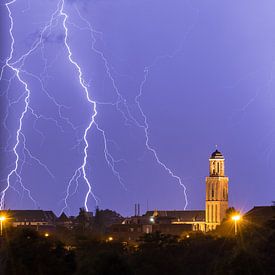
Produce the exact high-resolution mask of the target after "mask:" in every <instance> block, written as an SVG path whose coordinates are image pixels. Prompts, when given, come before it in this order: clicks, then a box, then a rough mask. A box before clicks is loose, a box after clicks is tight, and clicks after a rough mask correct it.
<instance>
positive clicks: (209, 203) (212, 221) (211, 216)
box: [205, 150, 228, 231]
mask: <svg viewBox="0 0 275 275" xmlns="http://www.w3.org/2000/svg"><path fill="white" fill-rule="evenodd" d="M227 208H228V177H226V176H225V175H224V157H223V155H222V154H221V153H220V152H219V151H218V150H216V151H215V152H214V153H213V154H212V155H211V157H210V159H209V177H206V204H205V221H206V231H209V230H213V229H215V228H216V226H217V225H220V224H221V222H222V220H223V219H224V217H225V212H226V209H227Z"/></svg>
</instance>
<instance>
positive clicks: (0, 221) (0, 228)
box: [0, 216, 6, 236]
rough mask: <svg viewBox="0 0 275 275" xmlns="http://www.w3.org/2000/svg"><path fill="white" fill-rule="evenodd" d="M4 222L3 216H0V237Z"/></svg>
mask: <svg viewBox="0 0 275 275" xmlns="http://www.w3.org/2000/svg"><path fill="white" fill-rule="evenodd" d="M5 220H6V217H5V216H0V236H2V235H3V222H4V221H5Z"/></svg>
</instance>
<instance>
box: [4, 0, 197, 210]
mask: <svg viewBox="0 0 275 275" xmlns="http://www.w3.org/2000/svg"><path fill="white" fill-rule="evenodd" d="M16 1H17V0H12V1H10V2H8V3H6V4H5V6H6V8H7V11H8V16H9V20H10V28H9V35H10V38H11V46H10V54H9V56H8V58H7V59H6V60H5V61H4V62H3V63H4V65H3V66H2V68H1V71H0V80H5V81H6V79H4V77H3V75H4V72H5V70H6V69H9V70H11V71H12V72H13V76H12V77H10V79H8V80H7V81H8V86H7V89H6V90H5V91H4V92H3V94H5V93H7V92H8V91H9V89H10V84H11V81H13V80H14V79H15V78H16V79H17V80H18V81H19V83H20V84H21V85H22V86H23V87H24V92H23V93H22V94H21V95H20V96H19V97H18V98H17V99H16V100H14V101H13V102H10V104H9V107H10V106H11V105H12V104H17V103H19V102H22V101H23V102H24V106H23V111H22V112H20V117H19V126H18V128H17V129H16V139H15V144H14V146H13V148H12V150H11V151H12V152H13V154H14V156H15V163H14V166H13V167H12V169H11V170H10V172H9V174H8V176H7V179H6V182H7V185H6V186H5V188H4V189H3V190H2V191H1V193H0V196H1V197H0V209H3V208H4V203H5V196H6V193H7V191H8V190H9V189H12V190H15V191H16V192H18V190H17V189H16V188H15V186H14V185H13V184H12V183H11V181H12V179H13V177H14V178H15V179H16V180H15V183H19V185H20V186H21V188H22V190H23V193H24V192H26V193H27V194H28V196H29V198H30V199H31V200H32V201H33V203H34V204H35V206H38V203H37V202H36V201H35V199H34V198H33V196H32V195H31V192H30V190H29V189H27V188H26V187H25V186H24V185H23V180H22V177H21V172H22V169H23V166H24V164H25V163H26V159H27V158H28V159H30V160H32V161H34V162H36V163H37V164H38V165H40V166H41V167H42V168H43V169H44V170H45V171H46V172H47V173H48V174H49V176H50V177H51V178H53V179H54V178H55V177H54V175H53V173H52V172H51V171H50V169H49V168H48V167H47V165H46V164H45V163H44V162H42V161H41V160H40V159H39V158H37V157H36V156H35V155H34V154H33V153H32V152H31V151H30V149H29V148H28V147H27V144H26V136H25V135H24V133H23V123H24V119H25V117H26V114H27V113H28V115H31V116H32V118H34V121H35V122H34V124H33V128H34V129H35V130H36V131H37V132H38V133H39V135H40V136H41V137H42V140H44V138H45V136H44V134H43V132H41V131H40V130H38V129H37V128H36V122H37V121H38V120H46V121H50V122H52V123H54V125H55V126H56V127H57V128H58V129H59V130H60V131H61V132H65V129H64V127H63V124H62V122H65V123H66V125H69V126H70V127H71V129H72V130H73V131H74V132H76V131H77V129H78V127H77V126H75V125H74V124H73V123H72V122H71V121H70V120H69V118H67V117H65V116H64V115H63V114H62V109H64V108H68V107H67V106H65V105H62V104H61V103H60V102H58V101H57V100H56V99H55V97H53V96H52V95H51V93H50V92H49V91H48V90H47V89H46V88H45V86H44V81H45V78H46V77H48V68H49V65H48V60H47V58H46V56H45V55H44V42H45V41H46V38H47V37H48V36H49V35H50V34H51V32H52V28H53V27H55V26H57V24H59V22H61V25H62V30H63V33H64V40H63V41H64V46H65V50H66V57H67V58H68V61H69V62H70V63H71V65H72V66H73V67H74V69H75V70H76V72H77V77H78V82H79V85H80V87H81V89H82V90H83V92H84V96H85V99H86V100H87V102H88V103H89V106H90V111H91V115H90V118H89V122H88V125H87V126H86V127H85V129H84V132H83V136H82V135H81V138H80V139H78V143H77V144H76V146H75V147H80V144H84V145H83V151H82V153H83V159H82V161H81V164H80V166H78V167H77V168H76V169H75V170H74V171H73V173H72V176H71V178H70V179H69V181H68V184H67V187H66V195H65V198H64V199H63V202H64V207H63V209H62V211H61V212H63V211H65V210H66V209H69V206H68V200H69V198H70V197H71V196H73V195H74V194H75V193H76V192H77V188H78V185H79V181H80V179H82V180H83V181H84V182H85V184H86V186H87V189H88V190H87V192H86V194H85V198H84V206H85V209H86V210H87V211H88V201H89V198H90V196H92V197H93V198H94V200H95V202H96V204H98V198H97V197H96V196H95V194H94V192H93V190H92V184H91V182H90V180H89V177H88V172H87V171H88V163H87V161H88V153H89V141H88V135H89V134H90V133H91V130H92V129H93V128H94V129H95V130H96V131H98V132H99V133H100V135H101V136H102V140H103V154H104V157H105V161H106V163H107V165H108V166H109V167H110V169H111V171H112V173H113V175H114V176H115V177H116V178H117V179H118V182H119V183H120V184H121V186H122V187H123V188H125V189H126V187H125V184H124V181H123V179H122V177H121V176H120V173H119V171H118V170H117V169H116V164H117V163H118V162H120V161H121V160H116V159H115V158H114V157H113V155H112V154H111V152H110V150H109V146H108V144H109V143H110V140H109V139H108V138H107V134H106V132H105V130H104V129H103V128H102V127H100V125H99V124H98V122H97V119H96V117H97V114H98V109H97V106H99V105H101V104H102V105H105V104H106V105H112V106H114V107H115V108H116V110H117V111H118V112H119V113H120V114H121V116H122V117H123V119H124V121H125V125H134V126H135V127H138V128H140V129H141V130H142V132H143V134H144V138H145V147H146V149H147V150H148V151H149V152H150V153H152V155H153V157H154V159H155V161H156V162H157V163H158V165H160V166H161V167H162V168H163V169H164V170H165V171H166V172H167V173H168V174H169V175H170V176H171V177H172V178H173V179H174V180H176V181H177V182H178V183H179V185H180V186H181V187H182V188H183V191H184V197H185V206H184V209H186V207H187V205H188V199H187V194H186V187H185V185H184V184H183V180H182V179H181V178H180V177H179V176H177V175H176V174H175V173H174V172H173V171H172V169H171V168H169V167H168V166H167V165H166V164H165V163H164V162H163V161H162V160H161V158H160V157H159V154H158V152H157V150H156V149H155V148H154V146H153V145H152V144H151V142H150V127H149V123H148V118H147V116H146V114H145V112H144V110H143V108H142V106H141V102H140V99H141V97H142V96H143V91H144V86H145V84H146V82H147V79H148V77H149V74H150V70H151V69H152V68H153V67H154V66H155V65H156V64H157V62H158V61H159V60H160V59H162V58H167V57H168V58H173V57H174V56H175V55H176V54H177V53H178V52H180V51H181V48H182V45H180V47H179V48H178V49H177V50H176V51H175V52H174V53H173V54H171V55H163V56H158V57H156V58H155V60H154V61H153V62H152V63H151V65H150V66H146V67H145V68H144V72H143V78H142V81H141V83H140V85H139V87H138V92H137V95H136V96H135V97H134V104H135V107H136V108H137V110H138V111H139V115H140V118H142V119H141V120H142V121H141V122H140V121H139V119H137V118H136V115H134V114H133V111H132V107H131V106H129V105H128V102H127V100H126V98H125V97H124V96H123V94H122V93H121V92H120V90H119V88H118V85H117V84H116V81H115V77H114V76H113V74H112V72H113V69H112V67H111V65H110V63H109V61H108V58H107V57H106V56H105V54H104V52H103V51H102V50H99V49H98V48H97V47H96V43H97V39H96V36H95V34H96V33H99V32H98V31H96V30H95V29H94V28H93V27H92V25H91V24H90V22H89V21H88V20H87V19H85V18H84V17H83V16H82V15H81V14H80V12H79V10H78V9H77V12H78V15H79V17H80V18H81V19H82V20H83V21H84V22H85V23H86V25H87V28H86V29H87V30H89V32H90V37H91V41H92V43H91V48H92V51H93V52H94V53H96V54H97V55H98V56H99V57H100V58H101V60H102V62H103V64H104V68H105V72H106V75H107V76H108V78H109V80H110V82H111V84H112V87H113V89H114V92H115V94H116V98H117V99H116V101H115V102H98V101H96V100H94V99H93V98H92V97H91V96H90V94H89V85H88V84H87V83H86V82H85V79H84V75H83V70H82V68H81V67H80V65H79V63H78V62H77V61H76V59H75V58H74V55H73V51H72V48H71V46H70V43H69V38H68V36H69V31H70V28H69V24H73V25H74V26H76V27H78V26H77V25H75V24H74V23H72V22H69V14H68V13H67V12H66V11H65V0H58V4H57V8H56V10H55V11H54V12H53V14H52V15H51V18H50V20H49V22H47V24H46V25H45V26H44V28H43V29H42V31H41V32H40V35H39V37H38V39H36V40H35V41H34V42H33V44H32V46H31V48H30V49H29V50H28V51H27V52H26V53H24V54H22V56H20V57H19V58H18V59H17V60H15V61H14V60H13V58H14V44H15V38H14V35H13V27H14V18H13V16H12V12H11V9H10V5H12V4H14V3H15V2H16ZM29 8H30V3H29V2H28V7H27V9H26V10H28V9H29ZM59 20H61V21H59ZM192 27H193V26H192ZM79 28H80V27H79ZM190 31H191V28H190V30H189V32H190ZM189 32H188V33H189ZM188 33H187V34H186V36H187V35H188ZM39 47H41V48H40V50H41V55H42V58H43V60H44V71H43V73H42V74H40V75H36V74H34V73H31V72H28V71H26V70H24V69H23V66H24V64H25V60H26V59H27V58H28V57H29V56H30V55H31V54H32V53H34V51H36V50H37V49H38V48H39ZM23 76H28V77H31V78H32V79H35V80H36V81H38V82H39V84H40V87H41V90H42V92H43V93H44V95H45V96H46V97H47V98H48V99H49V100H50V101H51V103H52V104H53V105H54V106H55V108H56V110H57V113H58V119H56V118H53V117H49V116H46V115H42V114H40V113H39V110H37V108H35V107H33V106H31V104H30V99H31V89H30V86H29V85H28V83H27V81H26V80H24V77H23ZM8 115H9V113H8V112H7V114H6V117H5V119H4V126H5V127H6V129H7V130H8V127H7V125H6V120H7V119H8ZM21 147H22V150H21V151H20V148H21ZM20 152H21V154H22V157H21V155H20ZM73 185H74V188H73ZM18 193H19V192H18Z"/></svg>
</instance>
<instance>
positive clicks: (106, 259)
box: [0, 213, 275, 275]
mask: <svg viewBox="0 0 275 275" xmlns="http://www.w3.org/2000/svg"><path fill="white" fill-rule="evenodd" d="M109 214H111V215H113V213H109ZM109 214H108V215H109ZM83 221H84V222H83V223H82V222H81V221H80V222H79V224H82V225H84V224H85V223H86V221H87V220H86V218H85V219H83ZM99 224H100V223H99ZM62 232H63V231H62ZM63 233H64V232H63ZM70 234H71V236H69V235H70ZM60 235H62V234H60V233H59V235H58V232H57V234H56V236H58V237H59V236H60ZM65 236H66V237H63V239H62V240H63V242H65V243H66V246H65V245H63V243H61V242H60V241H59V240H57V239H55V238H53V237H48V238H45V237H44V236H42V235H39V234H38V233H37V232H35V231H32V230H25V229H24V230H22V229H21V230H20V229H16V230H15V229H13V230H10V231H8V232H7V234H6V238H5V242H3V243H2V245H1V249H0V259H1V262H0V263H1V265H0V267H1V268H2V269H0V274H7V275H13V274H20V275H21V274H22V275H25V274H26V275H27V274H28V275H29V274H30V275H32V274H35V275H36V274H37V275H40V274H41V275H42V274H43V275H44V274H54V275H55V274H57V275H58V274H61V275H62V274H76V275H80V274H81V275H82V274H86V275H105V274H106V275H108V274H110V275H116V274H117V275H147V274H148V275H149V274H150V275H154V274H158V275H159V274H161V275H166V274H167V275H168V274H173V275H177V274H180V275H184V274H192V275H193V274H206V275H207V274H211V275H212V274H232V275H233V274H242V275H246V274H252V275H253V274H257V275H258V274H259V275H261V274H267V275H268V274H275V261H274V259H275V220H271V221H270V222H269V223H267V224H266V225H263V226H255V225H251V224H248V225H245V226H244V227H242V228H240V234H239V235H238V236H237V237H235V236H233V237H232V236H230V237H229V236H227V235H225V236H221V235H214V234H190V236H188V238H187V237H186V236H184V237H183V238H180V237H176V236H172V235H165V234H162V233H160V232H156V233H153V234H146V235H144V236H142V237H141V238H140V240H139V242H138V243H137V244H133V245H129V244H125V243H124V244H123V243H119V242H115V241H106V240H105V239H106V238H104V239H103V238H101V237H100V238H98V236H97V235H96V234H92V233H91V232H90V231H85V232H84V233H82V234H79V233H78V232H77V231H71V233H69V232H66V235H65ZM67 236H68V242H66V238H67ZM72 242H73V244H72ZM68 248H70V249H68Z"/></svg>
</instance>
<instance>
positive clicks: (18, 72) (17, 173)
mask: <svg viewBox="0 0 275 275" xmlns="http://www.w3.org/2000/svg"><path fill="white" fill-rule="evenodd" d="M15 2H16V0H12V1H10V2H8V3H6V4H5V6H6V9H7V11H8V16H9V20H10V28H9V35H10V38H11V46H10V54H9V56H8V58H7V59H6V61H5V64H4V65H3V67H2V68H1V72H0V80H1V81H2V80H6V79H4V77H3V76H4V72H5V71H6V69H10V70H11V71H12V72H13V76H12V77H11V78H10V79H9V80H8V82H9V84H8V87H7V89H6V91H5V93H7V92H8V90H9V88H10V84H11V81H12V80H13V79H14V78H16V79H17V80H18V81H19V83H20V84H21V85H22V86H23V87H24V93H22V94H21V95H20V96H19V97H18V99H17V100H15V101H13V102H10V104H9V107H10V106H11V105H12V104H16V103H18V102H20V101H21V100H22V99H23V102H24V106H23V111H22V112H21V113H20V116H19V126H18V128H17V130H16V135H15V140H16V141H15V144H14V146H13V148H12V150H11V151H12V152H13V154H14V155H15V162H14V167H13V168H12V169H11V171H10V172H9V173H8V175H7V179H6V183H7V184H6V186H5V188H4V189H3V190H2V191H1V193H0V209H3V208H4V206H5V197H6V193H7V191H8V190H9V189H12V190H15V191H16V192H17V193H19V192H18V190H16V188H15V187H14V186H13V185H12V184H11V180H12V178H13V177H15V179H16V181H15V183H19V184H20V186H21V188H22V189H23V193H22V198H23V194H24V192H26V193H27V194H28V196H29V198H30V200H31V201H32V202H33V203H34V205H35V206H36V207H37V206H38V203H37V202H36V200H35V199H34V198H33V196H32V195H31V191H30V190H29V189H28V188H26V187H25V186H24V184H23V180H22V177H21V172H22V169H23V166H24V164H25V163H26V154H27V155H28V157H29V159H31V160H33V161H35V162H36V163H37V164H38V165H40V166H41V167H42V168H43V169H45V170H46V172H47V173H48V174H49V175H50V177H52V178H53V179H54V175H53V174H52V172H51V171H50V169H49V168H48V167H47V166H46V165H45V164H44V163H43V162H42V161H41V160H40V159H38V158H37V157H35V156H34V155H33V154H32V153H31V151H30V150H29V149H28V148H27V146H26V137H25V135H24V134H23V120H24V118H25V116H26V114H27V112H29V113H31V114H32V115H33V116H34V117H35V118H36V119H45V120H51V121H53V122H54V123H55V124H56V126H58V127H60V125H59V124H58V122H57V121H56V120H54V119H52V118H49V117H45V116H42V115H39V114H37V113H36V112H35V111H34V109H33V108H32V107H31V106H30V97H31V90H30V88H29V86H28V84H27V82H26V81H25V80H24V79H23V77H22V75H23V74H28V72H26V71H24V70H22V67H23V66H24V63H25V60H26V58H27V57H28V56H30V55H31V53H33V52H34V51H35V50H36V49H37V48H38V46H39V45H40V44H43V37H44V34H45V32H46V31H47V30H48V29H49V28H50V30H51V27H52V25H53V21H54V19H55V17H56V12H57V11H55V12H54V13H53V14H52V17H51V20H50V22H49V23H48V24H47V25H46V26H45V27H44V28H43V30H42V32H41V34H40V36H39V39H38V40H36V41H35V42H34V43H33V45H32V47H31V48H30V50H29V51H28V52H27V53H25V54H24V55H22V56H21V57H20V58H19V59H18V60H16V61H14V62H11V61H12V59H13V55H14V44H15V38H14V35H13V28H14V20H13V16H12V12H11V10H10V5H12V4H14V3H15ZM18 65H19V66H18ZM31 75H32V76H34V75H33V74H31ZM42 90H43V91H44V92H45V93H46V90H45V89H44V87H42ZM46 94H47V96H48V97H49V98H50V99H51V100H52V101H53V102H54V103H55V105H56V106H58V107H59V114H60V108H61V107H62V106H61V105H60V104H58V103H57V102H56V101H54V99H53V98H51V97H50V95H49V94H48V93H46ZM8 115H9V114H8V112H7V114H6V116H5V118H4V126H5V128H6V129H7V130H8V127H7V125H6V120H7V117H8ZM61 118H62V119H65V118H64V117H61ZM8 132H9V131H8ZM9 139H10V137H9ZM20 144H22V147H23V159H22V163H21V165H20V156H19V154H20V153H19V149H20V148H19V146H20Z"/></svg>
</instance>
